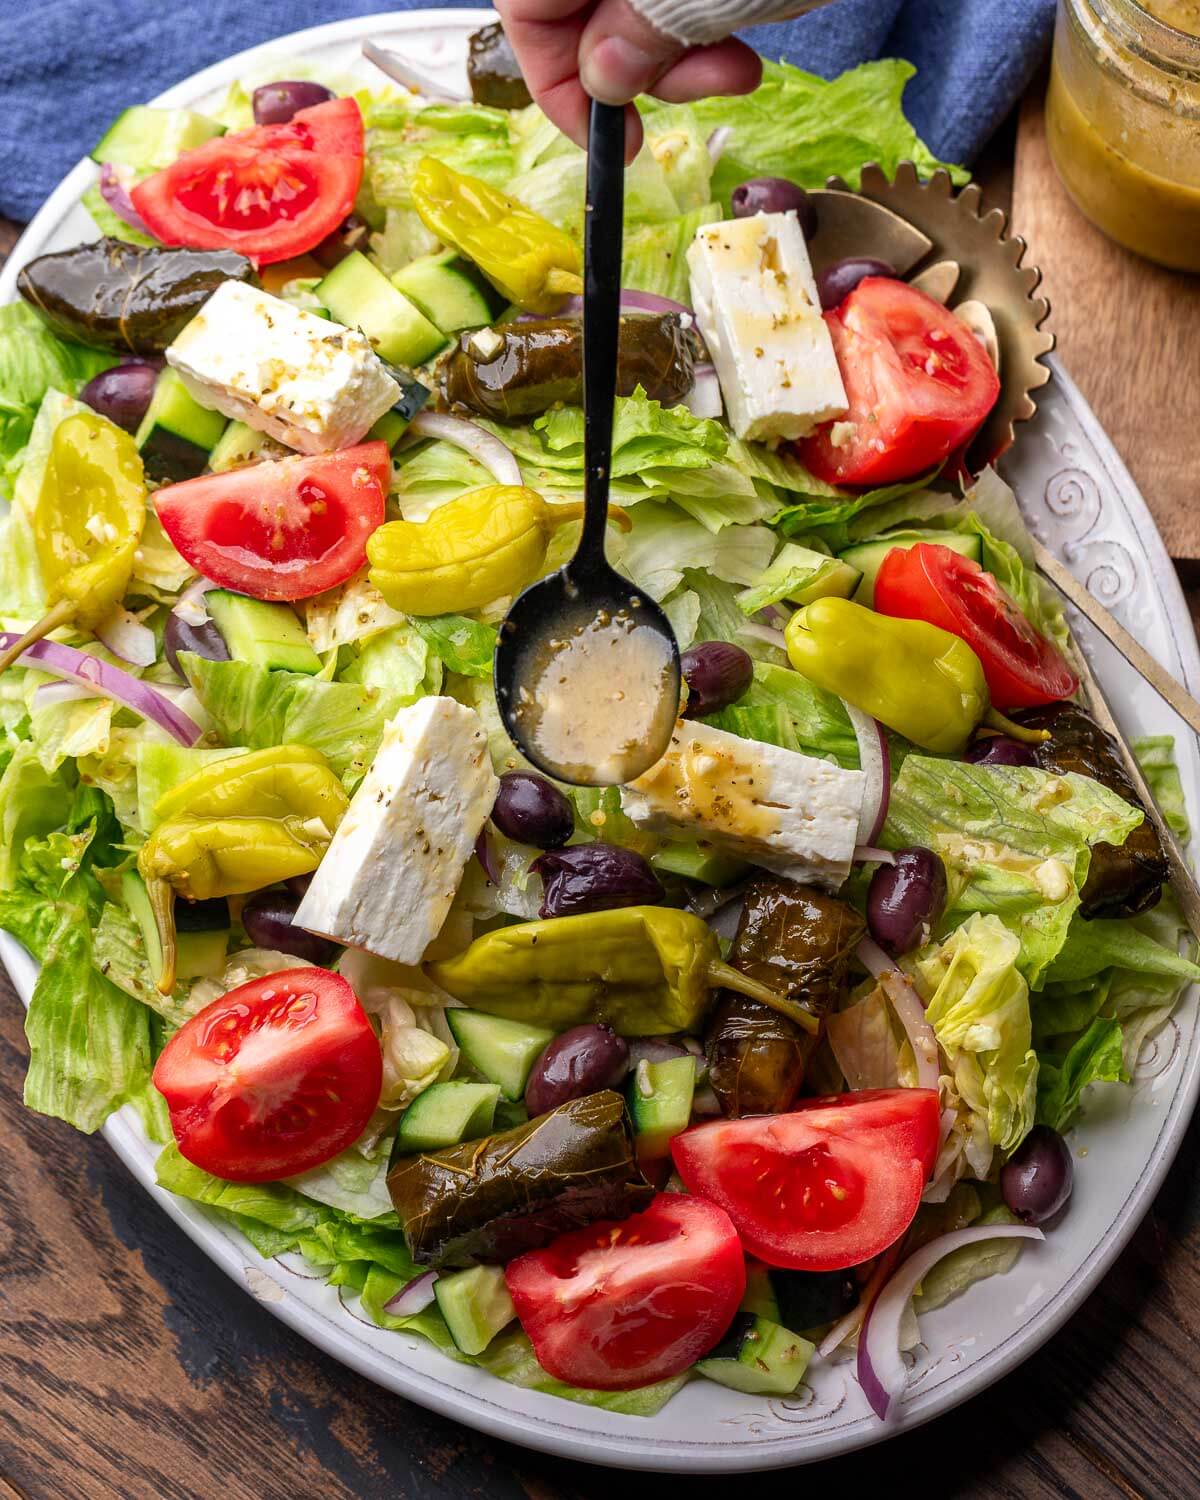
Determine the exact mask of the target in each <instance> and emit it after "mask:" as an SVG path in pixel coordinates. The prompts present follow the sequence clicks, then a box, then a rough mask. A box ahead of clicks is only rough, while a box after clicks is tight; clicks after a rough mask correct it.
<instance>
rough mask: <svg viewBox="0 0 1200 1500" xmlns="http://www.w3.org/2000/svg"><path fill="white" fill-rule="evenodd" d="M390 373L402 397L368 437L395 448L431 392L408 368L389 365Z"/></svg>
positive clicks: (377, 423)
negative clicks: (402, 368)
mask: <svg viewBox="0 0 1200 1500" xmlns="http://www.w3.org/2000/svg"><path fill="white" fill-rule="evenodd" d="M388 374H389V375H390V376H391V377H392V379H393V380H394V381H396V382H397V384H398V385H399V386H400V399H399V401H397V402H396V404H395V406H393V407H392V409H391V411H385V412H384V414H383V416H382V417H380V418H379V420H378V421H377V422H376V423H375V425H374V427H372V428H371V430H370V432H368V433H367V437H368V438H369V439H370V438H374V439H378V440H380V441H382V442H385V443H386V444H387V445H388V447H389V448H394V447H395V446H396V444H397V443H398V442H399V440H400V439H401V438H402V437H403V436H404V434H405V433H406V432H407V431H408V424H409V423H410V422H411V421H412V419H413V418H414V417H415V416H416V414H417V413H418V412H419V411H420V410H421V408H422V407H423V406H424V405H425V403H426V402H427V401H428V400H429V395H430V392H429V387H428V386H427V385H422V384H421V382H420V381H419V380H418V379H417V377H416V376H415V375H410V374H409V373H408V371H407V370H401V369H398V368H397V367H396V366H395V365H389V366H388Z"/></svg>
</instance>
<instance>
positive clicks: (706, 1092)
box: [692, 1086, 722, 1120]
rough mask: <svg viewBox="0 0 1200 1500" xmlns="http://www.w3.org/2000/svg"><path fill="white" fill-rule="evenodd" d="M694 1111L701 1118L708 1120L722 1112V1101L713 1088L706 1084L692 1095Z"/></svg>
mask: <svg viewBox="0 0 1200 1500" xmlns="http://www.w3.org/2000/svg"><path fill="white" fill-rule="evenodd" d="M692 1113H693V1114H694V1115H695V1116H696V1117H697V1118H698V1119H701V1120H708V1119H711V1118H713V1117H714V1116H716V1115H719V1114H721V1113H722V1110H721V1101H720V1100H719V1099H718V1098H717V1096H716V1094H714V1093H713V1091H712V1089H710V1088H708V1087H707V1086H705V1087H704V1088H702V1089H697V1090H696V1092H695V1093H694V1094H693V1095H692Z"/></svg>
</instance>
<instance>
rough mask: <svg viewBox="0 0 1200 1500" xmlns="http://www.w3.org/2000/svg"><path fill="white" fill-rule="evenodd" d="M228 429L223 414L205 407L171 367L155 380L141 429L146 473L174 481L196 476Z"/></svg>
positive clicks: (169, 481) (139, 432)
mask: <svg viewBox="0 0 1200 1500" xmlns="http://www.w3.org/2000/svg"><path fill="white" fill-rule="evenodd" d="M224 431H225V418H224V417H223V416H222V415H221V413H220V412H219V411H210V410H209V408H208V407H207V406H201V405H200V403H199V401H197V400H196V398H195V397H194V396H193V395H192V393H191V392H190V391H189V390H188V388H187V386H185V385H184V383H183V380H182V379H181V378H180V376H179V374H178V372H177V371H175V370H172V369H171V368H170V366H168V367H167V368H166V369H165V370H163V371H162V373H161V374H160V375H159V377H158V379H157V380H156V381H155V383H154V394H153V396H151V398H150V405H149V406H148V407H147V409H146V415H145V416H144V417H143V418H142V424H141V426H140V427H139V428H138V430H137V437H136V441H137V445H138V447H139V448H140V449H141V452H142V462H143V464H144V465H145V468H146V473H147V474H148V475H149V477H150V478H151V479H157V480H162V481H166V482H168V483H171V484H174V483H177V482H178V481H179V480H182V479H195V478H196V476H197V475H198V474H202V473H203V472H204V470H205V469H206V468H207V467H208V459H209V454H210V453H211V452H212V450H213V448H214V447H215V446H216V444H217V442H218V440H219V439H220V437H221V434H222V433H223V432H224Z"/></svg>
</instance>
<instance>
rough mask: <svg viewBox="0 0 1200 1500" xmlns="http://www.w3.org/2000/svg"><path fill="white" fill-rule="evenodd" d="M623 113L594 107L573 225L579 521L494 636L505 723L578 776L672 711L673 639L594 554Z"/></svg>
mask: <svg viewBox="0 0 1200 1500" xmlns="http://www.w3.org/2000/svg"><path fill="white" fill-rule="evenodd" d="M624 197H625V112H624V110H623V109H621V108H619V107H618V106H615V105H611V104H598V103H596V102H595V101H593V103H592V110H591V120H590V125H589V130H588V163H587V202H586V204H585V212H584V227H583V267H584V269H583V275H584V295H583V414H584V463H585V475H584V520H583V534H582V536H581V537H580V539H579V547H578V549H577V550H576V553H575V556H574V557H573V558H572V559H571V561H570V562H569V563H567V565H566V566H565V567H563V568H560V569H559V570H558V572H557V573H551V574H550V576H549V577H547V578H543V579H540V580H539V581H538V582H537V583H535V584H533V585H531V586H530V587H529V588H527V589H526V590H525V592H524V593H523V594H522V595H521V596H520V597H519V598H518V599H517V600H516V602H515V603H514V604H513V607H512V609H511V610H509V613H508V618H507V619H506V620H505V621H504V624H503V625H502V626H501V627H500V635H499V639H498V641H497V644H496V657H495V676H496V698H497V701H498V702H499V705H500V713H501V716H502V718H503V719H504V725H505V728H506V729H507V730H508V732H509V734H510V735H511V736H512V738H513V739H514V740H515V741H516V743H517V745H518V746H519V747H520V749H521V750H522V751H523V752H524V754H525V755H526V756H527V757H528V758H529V760H531V761H532V762H533V764H534V765H535V766H537V767H538V769H539V770H541V771H545V772H546V774H547V775H549V776H554V777H556V778H557V779H558V780H560V781H569V782H574V783H575V784H577V785H581V786H612V785H617V784H620V783H623V782H627V781H632V780H633V779H634V778H635V777H636V776H640V775H641V773H642V772H643V771H646V770H648V769H649V768H650V766H652V765H653V764H654V763H655V761H657V760H659V759H661V757H662V755H663V752H664V751H665V750H666V748H667V746H668V744H669V743H670V739H671V731H672V729H673V728H674V726H675V720H676V717H677V715H678V710H679V686H680V667H679V646H678V644H677V642H676V640H675V634H674V632H673V631H672V629H671V624H670V621H669V620H668V619H667V617H666V615H665V614H664V613H663V612H662V610H661V609H660V608H659V607H658V605H657V604H656V603H655V602H654V600H653V599H651V598H649V596H648V595H646V594H644V593H642V591H641V590H640V589H638V588H636V587H635V586H634V585H633V584H632V583H631V582H630V581H629V579H628V578H623V577H622V576H621V575H620V574H619V573H618V572H617V571H616V569H615V568H613V567H612V566H611V564H610V563H609V561H608V559H607V558H606V557H605V555H604V533H605V527H606V525H607V522H608V480H609V470H610V468H611V466H612V432H613V409H614V405H615V403H616V390H617V338H618V329H619V321H620V302H621V227H622V216H623V211H624Z"/></svg>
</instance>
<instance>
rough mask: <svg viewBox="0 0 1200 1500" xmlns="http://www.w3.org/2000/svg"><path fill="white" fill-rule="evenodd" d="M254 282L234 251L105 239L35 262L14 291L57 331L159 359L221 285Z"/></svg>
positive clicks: (95, 345) (247, 264) (83, 341)
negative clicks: (184, 247)
mask: <svg viewBox="0 0 1200 1500" xmlns="http://www.w3.org/2000/svg"><path fill="white" fill-rule="evenodd" d="M230 280H233V281H253V280H254V267H253V266H252V265H251V264H250V262H249V261H248V260H247V259H246V258H245V256H244V255H236V254H234V252H233V251H232V250H179V249H170V248H167V247H160V246H157V245H129V244H126V242H125V241H124V240H116V239H112V238H110V237H107V236H106V237H105V238H104V239H101V240H96V241H95V242H94V243H92V244H90V245H76V246H75V248H74V249H73V250H58V251H56V252H55V253H54V254H52V255H39V256H38V257H37V259H36V260H31V261H30V262H29V264H28V265H27V266H26V267H25V268H24V269H23V270H22V271H21V273H20V275H19V276H18V277H17V290H18V291H19V292H20V294H21V296H22V297H24V298H25V300H26V302H28V303H29V305H30V306H31V307H32V308H33V309H34V310H35V312H37V313H39V314H40V316H41V317H42V319H43V320H44V321H45V322H46V323H48V324H49V326H50V327H51V328H52V329H53V330H54V332H55V333H57V334H60V335H61V336H62V337H63V338H66V339H74V340H75V341H76V342H77V343H80V344H90V345H91V346H92V347H93V348H96V349H112V350H115V351H116V352H117V353H119V354H160V353H161V352H162V351H163V350H164V349H165V348H166V347H167V345H168V344H170V343H171V342H172V341H173V340H174V338H175V336H176V334H178V333H179V332H180V331H181V330H182V329H183V328H184V326H185V325H186V324H187V323H190V322H191V320H192V318H193V317H194V316H195V315H196V313H197V312H198V311H199V309H200V308H201V306H202V305H203V304H204V303H205V302H207V301H208V299H209V297H210V296H211V295H212V294H213V292H215V291H216V289H217V287H219V286H220V285H221V283H222V282H223V281H230Z"/></svg>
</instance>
